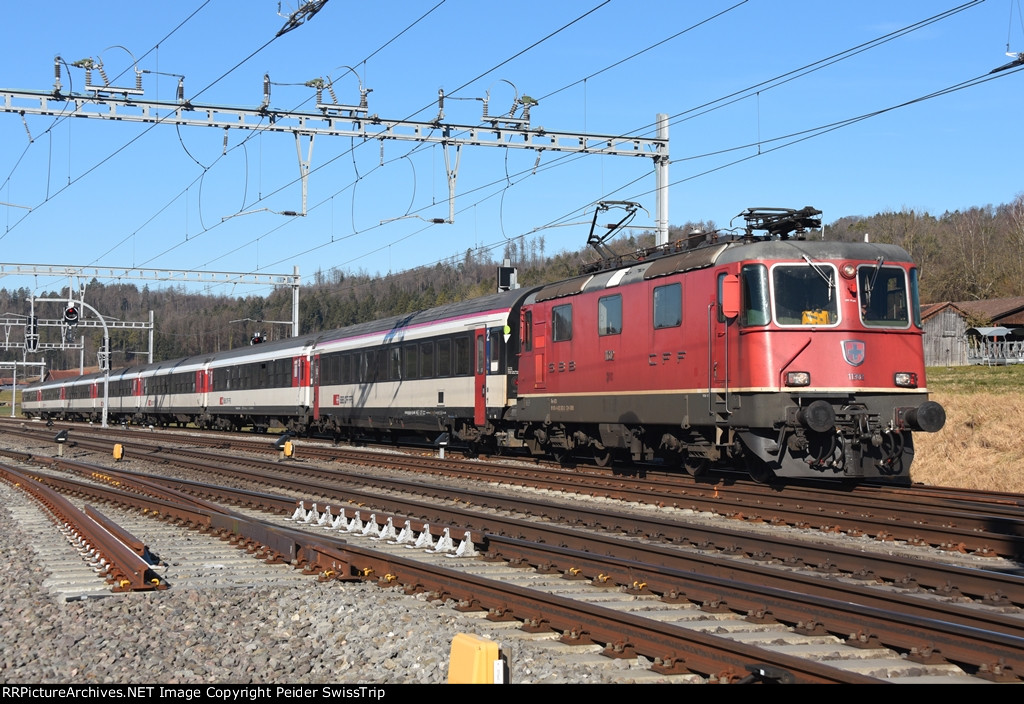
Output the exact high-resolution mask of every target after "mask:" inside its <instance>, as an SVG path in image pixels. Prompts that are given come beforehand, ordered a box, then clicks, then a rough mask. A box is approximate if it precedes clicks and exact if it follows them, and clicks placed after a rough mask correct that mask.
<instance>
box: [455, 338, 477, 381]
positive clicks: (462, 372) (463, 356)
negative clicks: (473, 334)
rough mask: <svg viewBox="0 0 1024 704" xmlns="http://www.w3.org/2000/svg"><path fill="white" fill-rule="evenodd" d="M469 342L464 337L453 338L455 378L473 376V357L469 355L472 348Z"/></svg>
mask: <svg viewBox="0 0 1024 704" xmlns="http://www.w3.org/2000/svg"><path fill="white" fill-rule="evenodd" d="M469 340H470V338H469V337H467V336H466V335H460V336H459V337H456V338H455V376H472V374H473V355H472V354H470V352H471V351H472V349H473V348H472V347H470V344H469Z"/></svg>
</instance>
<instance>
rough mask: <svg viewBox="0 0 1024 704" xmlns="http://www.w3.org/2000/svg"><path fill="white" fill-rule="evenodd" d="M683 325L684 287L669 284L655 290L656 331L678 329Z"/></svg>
mask: <svg viewBox="0 0 1024 704" xmlns="http://www.w3.org/2000/svg"><path fill="white" fill-rule="evenodd" d="M682 323H683V286H682V284H668V285H667V286H656V287H655V288H654V329H655V330H660V329H662V328H677V327H679V326H680V325H682Z"/></svg>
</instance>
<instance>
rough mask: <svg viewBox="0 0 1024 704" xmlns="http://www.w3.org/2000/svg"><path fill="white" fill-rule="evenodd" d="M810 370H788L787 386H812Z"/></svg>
mask: <svg viewBox="0 0 1024 704" xmlns="http://www.w3.org/2000/svg"><path fill="white" fill-rule="evenodd" d="M810 385H811V373H810V372H786V386H810Z"/></svg>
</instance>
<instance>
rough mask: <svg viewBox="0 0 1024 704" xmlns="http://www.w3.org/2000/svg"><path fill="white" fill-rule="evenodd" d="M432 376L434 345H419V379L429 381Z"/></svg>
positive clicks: (424, 343)
mask: <svg viewBox="0 0 1024 704" xmlns="http://www.w3.org/2000/svg"><path fill="white" fill-rule="evenodd" d="M433 376H434V343H433V342H421V343H420V379H431V378H433Z"/></svg>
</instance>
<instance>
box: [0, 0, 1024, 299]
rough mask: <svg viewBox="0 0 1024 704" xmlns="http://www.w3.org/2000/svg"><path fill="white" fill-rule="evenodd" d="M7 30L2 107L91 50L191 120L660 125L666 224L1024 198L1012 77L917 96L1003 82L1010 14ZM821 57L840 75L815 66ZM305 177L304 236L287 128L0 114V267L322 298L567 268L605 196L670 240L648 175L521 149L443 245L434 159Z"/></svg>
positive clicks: (618, 128)
mask: <svg viewBox="0 0 1024 704" xmlns="http://www.w3.org/2000/svg"><path fill="white" fill-rule="evenodd" d="M296 3H297V0H290V2H289V1H288V0H286V1H285V2H284V3H282V11H284V12H287V11H289V10H293V9H295V8H296V6H297V5H296ZM42 7H45V11H44V10H41V9H40V8H42ZM958 8H963V9H962V10H960V11H958V12H955V11H954V10H956V9H958ZM5 10H6V12H5V37H4V42H3V48H2V49H0V51H2V52H3V61H0V89H16V90H34V91H35V90H38V91H48V90H51V89H52V87H53V83H54V57H55V56H60V57H61V58H62V60H63V61H64V62H66V64H67V66H65V67H64V68H63V69H62V88H63V90H64V91H65V92H69V91H73V92H76V93H80V92H82V91H83V88H84V73H83V72H82V71H81V70H80V69H74V68H68V66H70V64H71V62H73V61H77V60H79V59H83V58H86V57H90V58H93V59H94V60H96V59H101V60H102V62H103V64H104V67H105V70H106V72H107V74H108V76H110V77H111V78H112V79H113V80H112V81H111V82H112V83H113V84H114V85H118V86H124V85H131V84H133V83H134V76H133V73H132V72H131V70H130V69H131V67H132V66H133V65H137V66H138V67H139V68H141V69H143V70H144V71H147V72H148V73H145V74H143V87H144V90H145V95H144V98H145V99H149V100H168V101H169V100H173V99H174V97H175V94H174V91H175V88H176V85H177V79H176V78H174V76H173V75H172V74H181V75H184V76H185V93H186V97H188V98H189V99H190V100H192V101H193V102H194V103H203V104H212V105H219V106H239V107H247V108H255V107H258V106H259V104H260V102H261V100H262V98H263V88H262V86H263V77H264V74H268V75H269V76H270V80H271V81H272V84H273V85H272V92H271V101H270V106H271V107H272V108H274V109H278V110H283V111H305V112H313V111H314V110H315V108H314V106H313V91H312V90H311V89H309V88H306V87H304V86H303V85H302V84H303V83H304V82H306V81H308V80H310V79H312V78H316V77H325V78H327V77H329V78H332V79H334V82H335V83H334V85H335V91H336V93H337V96H338V100H339V102H341V103H354V102H356V101H357V99H358V91H359V88H360V85H362V86H363V87H364V88H367V89H370V90H371V91H372V92H371V93H369V111H370V113H376V114H378V115H380V116H381V117H382V118H385V119H398V120H417V121H430V120H432V119H433V118H434V117H435V116H436V114H437V112H438V105H437V95H438V89H444V90H445V92H446V94H447V95H448V98H447V100H446V102H445V106H444V107H445V110H444V112H445V121H446V122H448V123H452V124H460V125H474V124H477V123H479V122H480V119H481V106H482V103H481V101H480V98H482V97H483V96H485V95H490V97H491V110H490V112H491V114H492V115H493V114H496V113H501V112H504V111H506V110H507V109H508V106H509V105H511V102H512V100H513V98H514V97H515V95H516V94H518V95H529V96H531V97H533V98H535V99H538V100H539V104H538V105H536V106H535V107H534V108H533V110H532V112H531V122H530V124H531V127H534V128H536V127H539V126H543V127H545V128H546V129H548V130H553V131H559V132H567V133H588V134H607V135H617V134H638V135H641V136H646V137H653V136H654V133H653V130H652V124H653V123H654V122H655V119H656V116H657V115H658V114H659V113H665V114H667V115H669V116H670V117H671V125H670V128H669V130H670V131H669V136H670V140H669V142H670V155H671V159H672V163H671V165H670V167H669V182H670V184H671V186H670V189H669V221H670V222H671V223H672V224H682V223H684V222H686V221H690V220H693V221H698V220H699V221H708V220H710V221H713V222H715V223H716V224H717V225H718V226H720V227H727V226H729V224H730V221H731V220H732V219H733V218H734V216H736V215H737V214H738V213H739V212H741V211H742V210H744V209H745V208H748V207H752V206H758V207H795V208H799V207H803V206H805V205H811V206H814V207H817V208H819V209H821V210H822V211H824V218H825V221H826V222H831V221H834V220H836V219H838V218H840V217H843V216H847V215H870V214H873V213H876V212H879V211H885V210H901V209H904V208H910V209H915V210H918V211H928V212H930V213H932V214H935V215H941V214H942V213H943V212H944V211H947V210H956V209H964V208H969V207H972V206H984V205H988V204H993V205H999V204H1002V203H1008V202H1010V201H1012V200H1013V199H1014V197H1015V196H1016V195H1018V194H1020V193H1022V192H1024V178H1022V177H1021V176H1020V172H1021V164H1022V158H1021V157H1022V152H1024V147H1022V144H1024V140H1022V137H1021V127H1020V124H1021V123H1020V116H1021V115H1022V114H1024V109H1022V108H1024V75H1022V74H1021V72H1020V69H1017V70H1016V71H1004V72H1001V73H999V74H993V75H992V76H993V77H994V78H995V80H990V81H987V82H984V83H980V84H978V85H973V86H971V87H966V88H964V89H962V90H956V91H953V92H951V93H949V94H946V95H941V96H938V97H934V98H932V99H928V100H922V101H919V102H912V101H916V100H918V99H919V98H922V97H924V96H928V95H931V94H933V93H936V92H938V91H945V90H947V89H950V88H953V87H955V86H958V85H961V84H964V83H965V82H969V81H972V80H973V79H977V78H980V77H986V76H987V74H988V73H989V72H990V71H991V70H992V69H994V68H996V67H998V66H1001V65H1003V64H1006V63H1007V62H1009V61H1011V58H1009V57H1007V56H1006V51H1007V45H1008V44H1009V49H1010V50H1011V51H1015V52H1024V20H1022V18H1021V14H1020V10H1021V0H987V1H984V2H978V3H970V2H966V3H965V2H962V1H961V0H913V1H911V0H908V1H905V2H892V0H886V1H884V2H883V1H877V2H876V1H875V0H858V1H857V2H838V1H828V2H825V1H822V0H747V2H741V0H706V1H701V2H697V1H693V2H686V1H683V0H675V1H671V0H649V1H646V2H645V1H643V0H640V1H637V0H631V1H629V2H627V1H626V0H609V1H607V2H605V0H557V1H556V2H548V3H539V2H532V1H530V0H525V1H524V2H519V3H515V4H512V5H508V4H499V3H483V2H475V1H470V0H443V1H442V0H423V1H420V0H396V2H393V3H386V4H381V3H377V4H372V5H371V4H370V3H352V2H346V1H345V0H329V2H327V3H326V4H325V5H324V6H323V7H322V9H321V10H320V12H319V13H318V14H316V15H315V16H314V17H312V18H311V19H310V20H309V21H308V22H307V23H305V24H303V25H302V26H299V27H297V28H296V29H294V30H293V31H291V32H288V33H286V34H284V35H282V36H280V37H277V38H275V35H276V34H277V32H278V30H280V29H281V28H282V26H283V25H284V22H285V20H284V18H282V17H281V16H280V15H279V14H278V2H277V1H276V0H209V2H206V1H205V0H180V1H179V2H173V3H171V2H160V3H156V2H149V3H145V4H140V3H138V2H120V1H108V2H98V3H81V2H71V1H70V0H54V1H52V2H49V3H46V4H45V6H41V5H38V4H31V3H10V4H8V6H7V7H5ZM943 14H946V15H947V16H945V17H944V18H943V19H938V20H937V21H934V22H931V23H927V22H926V21H927V20H929V18H933V17H936V16H939V15H943ZM918 23H921V26H920V27H919V28H917V29H915V30H914V31H907V32H906V33H904V34H902V35H901V36H893V37H892V38H891V40H889V41H885V42H879V43H877V44H868V43H871V42H876V41H877V40H880V39H882V38H883V37H886V35H890V34H891V33H894V32H898V31H899V30H901V29H904V28H910V27H912V26H914V25H917V24H918ZM862 46H863V47H864V48H865V50H863V51H860V52H859V53H851V54H849V55H848V54H846V53H844V52H848V51H849V50H851V49H854V48H855V47H862ZM829 57H834V58H835V59H841V60H838V61H834V62H833V63H831V64H830V65H822V64H818V63H817V62H823V61H824V60H827V59H829ZM811 66H819V68H818V69H817V70H815V71H812V72H806V69H805V67H811ZM125 69H129V73H126V74H123V75H122V76H121V77H120V78H114V77H115V76H118V75H119V74H121V73H122V71H123V70H125ZM801 69H805V71H800V70H801ZM792 72H798V73H792ZM782 76H788V77H790V78H791V80H788V81H785V82H780V81H779V78H780V77H782ZM98 80H99V79H98V77H94V82H98ZM514 91H515V92H514ZM905 103H912V104H909V105H906V106H904V107H899V108H897V109H891V110H890V108H894V107H896V106H899V105H903V104H905ZM878 111H885V112H882V113H881V114H879V115H876V116H874V117H871V118H869V119H864V120H861V121H856V122H853V123H851V124H848V125H845V126H842V127H840V128H838V129H834V130H831V131H827V132H823V133H821V134H818V133H817V131H820V129H821V128H822V127H823V126H826V125H832V124H837V123H838V124H843V121H848V120H852V119H853V118H857V117H859V116H862V115H868V114H871V113H875V112H878ZM808 131H810V132H808ZM30 134H31V138H32V141H31V142H30V141H29V135H30ZM815 134H817V136H812V137H811V138H809V139H803V140H800V137H801V136H808V135H815ZM306 149H308V144H307V143H306V142H303V156H304V157H305V156H307V155H308V154H307V152H306ZM535 166H536V169H535V168H534V167H535ZM310 168H311V172H312V173H311V175H310V178H309V184H308V200H307V214H306V216H305V217H288V216H284V215H280V214H278V213H280V212H283V211H299V210H301V206H302V192H301V187H300V184H299V181H298V175H299V163H298V156H297V153H296V144H295V140H294V138H293V137H292V136H291V135H288V134H275V133H262V134H260V133H253V132H250V131H242V130H231V131H229V132H228V134H227V149H226V150H225V146H224V132H223V130H220V129H211V128H207V127H180V128H178V127H175V126H173V125H157V126H150V125H139V124H132V123H125V122H110V121H103V120H87V119H70V120H69V119H54V118H53V117H41V116H26V117H25V118H24V120H23V119H22V117H21V116H19V115H17V114H12V113H0V202H2V203H4V205H2V206H0V261H2V262H6V263H33V264H62V265H81V266H109V267H126V266H138V267H146V268H168V269H189V270H192V269H195V270H212V271H237V272H258V273H291V272H292V270H293V267H295V266H297V267H299V271H300V274H301V275H302V276H303V278H304V279H305V280H307V281H308V280H309V279H310V278H311V277H312V276H313V274H314V273H315V272H316V271H317V270H318V269H322V270H325V271H326V270H328V269H331V268H332V267H338V268H340V269H343V270H345V271H348V272H358V271H363V272H367V273H380V274H386V273H388V272H389V271H390V272H394V271H401V270H405V269H409V268H413V267H416V266H420V265H424V264H433V263H435V262H437V261H441V260H444V259H447V258H450V257H453V256H454V257H461V256H462V255H463V254H464V253H465V252H466V250H467V249H470V248H479V247H483V248H492V247H493V248H496V249H494V250H492V251H494V253H495V256H498V255H500V252H501V250H502V248H503V245H504V243H505V241H506V240H507V239H512V238H516V237H520V236H524V235H525V236H526V237H527V238H538V237H540V236H543V237H544V245H545V251H546V253H548V254H553V253H555V252H558V251H561V250H569V249H576V248H579V247H582V246H583V245H584V244H585V242H586V238H587V234H588V229H589V223H590V220H591V217H592V215H593V203H594V202H596V201H600V200H631V201H637V202H639V203H641V205H642V206H643V208H644V211H641V213H640V215H639V216H638V217H637V219H636V220H635V221H634V222H633V224H634V225H637V226H642V227H649V228H653V227H654V218H655V215H656V210H655V198H654V187H655V177H654V169H653V161H652V159H650V158H646V157H639V158H636V157H622V156H596V155H591V156H586V157H582V158H580V157H578V156H568V157H567V156H566V155H562V154H557V153H553V152H545V153H542V154H540V158H539V161H538V155H537V154H536V153H534V152H533V151H528V150H518V149H508V150H506V149H502V148H497V147H466V148H463V150H462V152H461V158H460V160H459V170H458V179H457V184H456V199H455V211H456V212H455V220H454V223H452V224H440V225H439V224H430V223H428V222H427V220H429V219H432V218H447V217H448V213H449V210H448V208H449V205H448V188H447V181H446V177H445V164H444V152H443V150H442V148H441V147H440V146H439V145H417V144H414V143H411V142H399V141H387V142H384V143H381V141H380V140H370V141H368V142H365V143H361V142H358V141H355V140H353V139H351V138H349V137H324V136H321V137H318V138H317V139H316V140H315V143H314V146H313V150H312V159H311V164H310ZM232 216H234V217H232ZM737 224H738V221H737ZM61 285H66V282H63V283H62V282H60V281H59V280H54V279H35V280H31V279H25V280H18V279H17V278H15V277H6V278H3V279H0V286H3V287H5V288H16V287H19V286H28V287H29V288H33V289H37V290H39V289H49V288H54V287H59V286H61ZM139 285H141V283H140V284H139ZM215 292H221V293H234V294H238V295H246V294H250V293H264V292H265V291H259V290H243V289H241V288H239V289H227V288H221V289H220V290H219V291H215Z"/></svg>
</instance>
